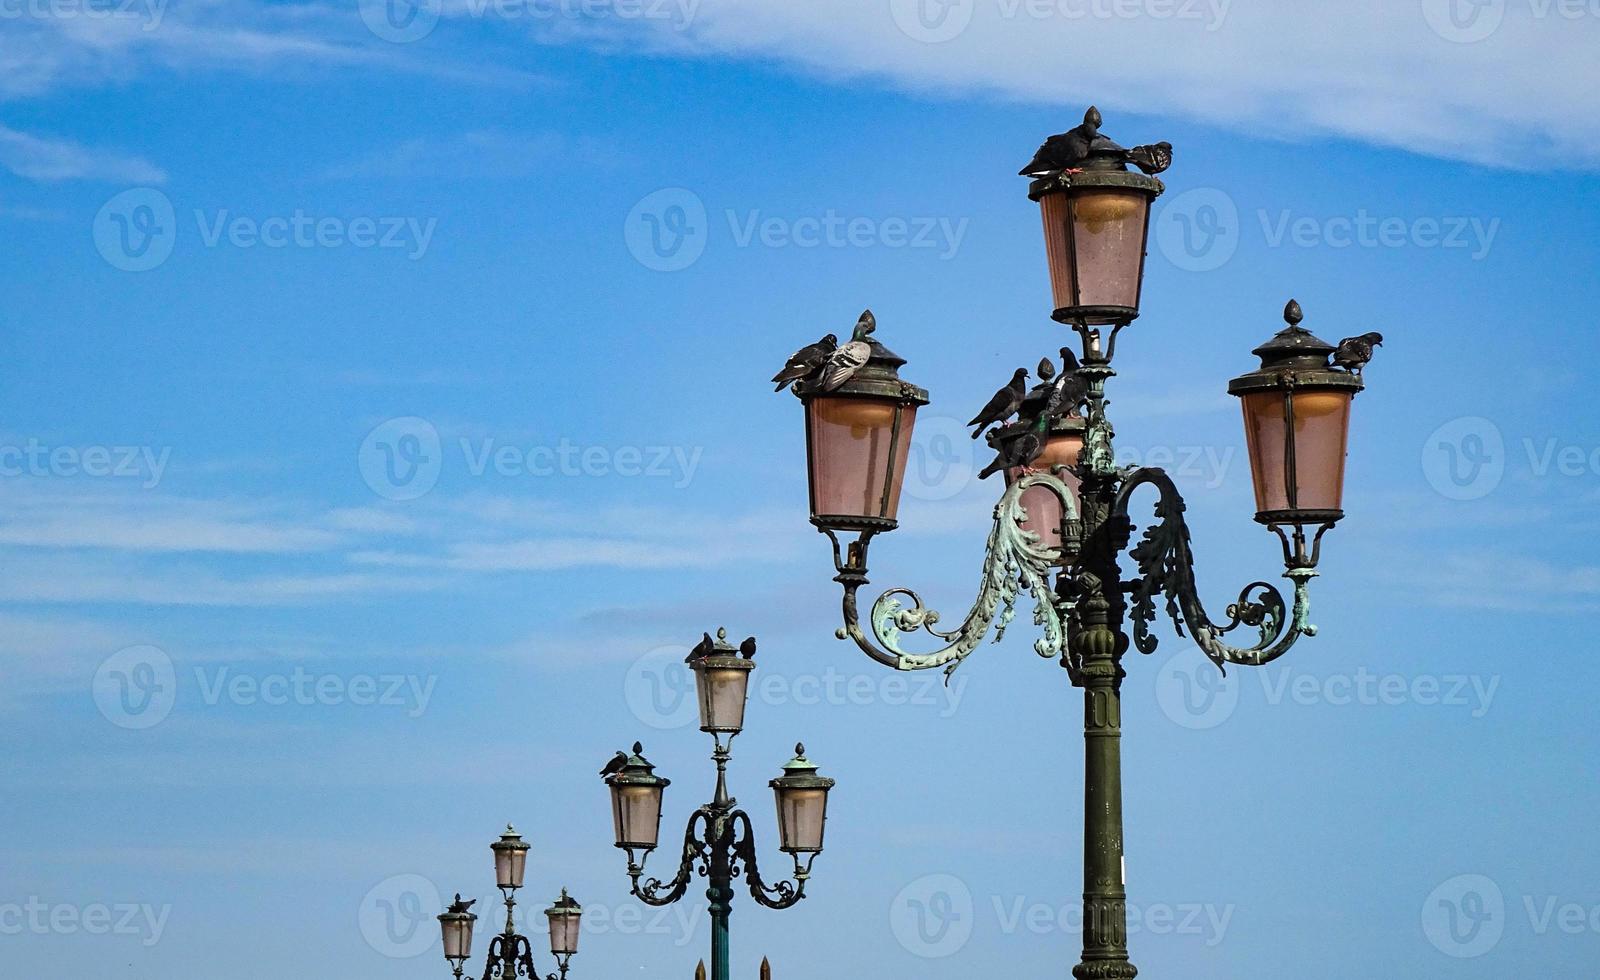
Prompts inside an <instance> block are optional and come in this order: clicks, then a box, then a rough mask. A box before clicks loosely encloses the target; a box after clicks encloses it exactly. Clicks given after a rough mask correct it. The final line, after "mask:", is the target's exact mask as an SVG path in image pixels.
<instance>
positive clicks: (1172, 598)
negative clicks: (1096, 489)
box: [1115, 467, 1317, 668]
mask: <svg viewBox="0 0 1600 980" xmlns="http://www.w3.org/2000/svg"><path fill="white" fill-rule="evenodd" d="M1146 484H1148V485H1151V486H1154V487H1155V488H1156V489H1157V490H1158V491H1159V493H1160V498H1159V499H1158V500H1157V501H1156V507H1155V516H1156V518H1157V522H1156V523H1155V524H1153V525H1151V526H1150V527H1149V528H1148V529H1147V530H1146V531H1145V532H1144V536H1143V537H1142V538H1141V539H1140V540H1139V543H1138V544H1136V545H1134V547H1133V548H1132V550H1130V551H1129V555H1130V556H1131V557H1132V558H1133V560H1134V561H1135V562H1137V563H1138V565H1139V578H1138V580H1137V581H1136V582H1135V583H1133V590H1132V599H1131V609H1130V611H1129V615H1130V617H1131V618H1132V620H1133V642H1134V645H1135V646H1136V647H1138V648H1139V650H1140V652H1142V653H1150V652H1152V651H1154V650H1155V648H1156V644H1157V640H1156V638H1155V637H1154V636H1153V635H1151V632H1150V624H1151V623H1152V622H1154V621H1155V618H1156V596H1158V595H1161V596H1165V597H1166V604H1165V608H1166V613H1167V615H1168V616H1169V617H1170V618H1171V619H1172V624H1173V627H1174V628H1175V629H1176V630H1177V633H1178V635H1179V636H1182V635H1184V634H1183V628H1184V625H1185V624H1187V625H1188V627H1189V632H1190V635H1191V636H1192V637H1193V639H1194V642H1195V645H1197V646H1198V647H1200V649H1201V650H1202V651H1203V652H1204V653H1205V655H1206V656H1207V657H1209V658H1210V659H1211V661H1212V662H1213V663H1215V664H1216V665H1217V667H1218V668H1221V667H1222V666H1223V665H1224V664H1227V663H1234V664H1245V665H1249V666H1260V665H1262V664H1266V663H1270V662H1272V661H1273V660H1276V659H1277V658H1279V657H1281V656H1283V654H1284V653H1286V652H1288V650H1289V648H1290V647H1291V646H1293V645H1294V643H1295V641H1296V640H1298V639H1299V638H1300V637H1301V636H1302V635H1305V636H1314V635H1316V632H1317V628H1316V627H1315V626H1313V625H1311V622H1310V619H1309V617H1310V614H1311V597H1310V591H1309V588H1308V585H1309V583H1310V581H1311V579H1312V578H1313V577H1314V576H1315V575H1316V574H1317V573H1316V571H1314V570H1313V569H1310V568H1290V569H1289V570H1288V571H1287V572H1286V573H1285V577H1286V578H1288V579H1289V580H1290V581H1292V582H1293V583H1294V606H1293V609H1292V610H1291V611H1290V613H1289V615H1288V616H1285V604H1284V601H1283V594H1282V593H1281V592H1279V591H1278V589H1277V587H1276V586H1273V585H1271V584H1269V583H1267V582H1252V583H1250V584H1249V585H1247V586H1245V587H1244V589H1243V590H1242V591H1241V592H1240V593H1239V599H1238V601H1237V602H1234V603H1232V604H1230V605H1229V606H1228V621H1227V622H1226V623H1222V624H1217V623H1214V622H1212V620H1211V618H1210V617H1209V616H1207V615H1206V611H1205V607H1204V606H1202V605H1201V603H1200V598H1199V594H1198V588H1197V587H1196V585H1195V578H1194V554H1193V552H1192V551H1191V550H1190V546H1189V526H1188V525H1187V524H1186V523H1184V519H1183V512H1184V502H1183V497H1182V496H1181V495H1180V494H1179V493H1178V488H1177V487H1176V486H1175V485H1174V484H1173V482H1172V479H1171V477H1169V476H1167V474H1166V472H1165V471H1163V470H1161V469H1158V468H1155V467H1143V468H1139V469H1132V470H1129V471H1128V472H1127V473H1126V474H1125V475H1124V477H1123V482H1122V487H1121V489H1120V491H1119V492H1118V494H1117V500H1116V506H1115V512H1116V513H1117V514H1118V515H1120V516H1122V517H1126V516H1127V513H1128V501H1129V498H1130V497H1131V496H1132V494H1133V492H1134V491H1135V490H1137V489H1138V488H1140V487H1142V486H1145V485H1146ZM1240 626H1249V627H1254V628H1255V629H1256V630H1257V632H1258V634H1259V639H1258V640H1257V642H1256V643H1255V644H1254V645H1252V646H1248V647H1235V646H1230V645H1228V644H1227V643H1224V642H1223V641H1222V639H1221V637H1222V636H1223V634H1226V633H1230V632H1232V631H1233V630H1235V629H1237V628H1238V627H1240Z"/></svg>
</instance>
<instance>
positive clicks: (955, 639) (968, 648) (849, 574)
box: [826, 473, 1080, 675]
mask: <svg viewBox="0 0 1600 980" xmlns="http://www.w3.org/2000/svg"><path fill="white" fill-rule="evenodd" d="M1033 487H1045V488H1046V489H1048V490H1049V491H1050V492H1052V493H1054V494H1055V495H1056V496H1057V497H1058V498H1059V499H1060V500H1061V506H1062V514H1063V532H1062V539H1063V541H1064V542H1068V544H1069V547H1076V544H1077V538H1078V536H1079V533H1080V531H1079V529H1080V520H1079V517H1078V504H1077V500H1076V498H1075V497H1074V496H1073V493H1072V490H1071V488H1070V487H1068V486H1067V485H1066V484H1065V483H1064V482H1062V481H1061V479H1060V478H1058V477H1056V476H1054V475H1053V474H1050V473H1030V474H1028V475H1026V476H1024V477H1022V478H1021V479H1019V480H1017V481H1015V482H1014V483H1012V484H1011V486H1010V487H1008V488H1007V489H1006V492H1005V493H1004V495H1002V496H1001V498H1000V502H999V503H997V504H996V505H995V509H994V528H993V530H991V531H990V532H989V543H988V547H987V553H986V555H985V557H984V562H983V581H982V583H981V584H980V586H979V588H978V596H977V599H976V600H975V601H974V602H973V605H972V609H971V611H970V612H968V613H967V617H966V619H965V620H964V621H963V622H962V624H961V626H960V627H959V628H957V629H954V630H950V631H944V630H940V629H936V628H935V624H936V623H938V622H939V620H940V616H939V613H938V612H937V611H936V610H934V609H930V608H928V607H927V606H926V605H925V604H924V603H923V601H922V597H921V596H919V595H917V593H915V592H913V591H912V590H910V589H904V588H894V589H890V590H888V591H887V592H884V593H883V594H882V595H880V596H879V597H878V598H877V601H875V602H874V603H873V604H872V610H871V613H870V615H869V617H868V619H869V623H870V625H871V630H872V634H871V636H868V634H867V632H866V630H865V629H864V628H863V625H862V622H861V616H860V611H859V608H858V604H857V597H856V593H857V590H858V589H859V588H860V587H861V586H863V585H865V584H867V546H868V544H869V543H870V541H871V538H872V532H865V533H863V535H862V537H861V539H860V540H859V541H857V542H856V543H855V544H853V545H851V547H850V548H849V551H848V557H842V556H841V554H840V547H839V540H838V538H837V537H836V536H835V535H834V533H833V532H832V531H831V530H827V531H826V533H827V534H828V536H829V538H830V539H832V541H833V547H834V564H835V567H836V568H837V569H838V571H839V574H838V576H837V578H836V579H835V581H838V582H839V583H840V584H842V585H843V586H844V626H843V628H841V629H840V630H839V631H838V633H837V636H838V637H839V639H841V640H842V639H846V638H848V639H852V640H854V641H855V642H856V646H858V647H860V648H861V650H862V651H863V652H865V653H866V654H867V656H869V657H871V658H872V659H874V660H876V661H877V662H879V663H881V664H883V665H885V666H887V667H892V668H894V669H895V670H927V669H929V668H932V667H943V668H944V670H945V673H946V674H947V675H948V674H950V673H952V672H953V671H954V670H955V669H956V668H957V667H959V666H961V664H962V662H963V661H964V660H965V659H966V658H967V656H968V655H969V654H971V653H972V652H973V651H974V650H976V649H977V648H978V646H979V644H981V643H982V642H983V639H984V637H986V636H988V635H989V630H990V627H994V633H995V637H994V638H995V641H996V642H998V641H999V640H1000V638H1001V637H1002V636H1004V635H1005V631H1006V628H1007V627H1008V626H1009V625H1010V624H1011V620H1012V618H1013V617H1014V616H1015V613H1016V600H1017V594H1018V592H1019V591H1020V589H1021V588H1022V586H1024V585H1025V586H1026V587H1027V589H1028V591H1029V592H1030V593H1032V595H1033V597H1034V600H1035V609H1034V616H1033V618H1034V622H1035V623H1037V624H1038V625H1039V626H1040V627H1042V628H1043V631H1044V632H1043V635H1042V636H1041V637H1040V638H1039V640H1038V642H1036V643H1034V650H1035V651H1036V652H1037V653H1038V654H1039V656H1041V657H1047V658H1048V657H1059V656H1061V654H1062V650H1063V648H1064V646H1065V643H1066V634H1065V629H1064V626H1063V623H1062V619H1061V614H1060V611H1059V610H1058V609H1057V607H1056V603H1055V596H1054V593H1053V592H1052V591H1051V587H1050V581H1049V575H1050V571H1051V569H1052V568H1053V567H1054V566H1055V565H1056V564H1057V563H1058V562H1059V561H1060V560H1061V551H1060V549H1056V548H1051V547H1048V546H1046V545H1044V544H1042V543H1041V539H1040V536H1039V535H1038V534H1037V533H1034V532H1031V531H1024V530H1022V522H1023V521H1024V520H1025V519H1026V517H1027V514H1026V512H1025V511H1024V509H1023V507H1022V495H1023V493H1025V492H1026V491H1027V490H1029V489H1031V488H1033ZM917 630H924V631H926V632H927V633H929V634H931V635H933V636H935V637H937V638H939V639H940V640H943V641H944V642H945V646H944V647H943V648H942V649H939V650H936V651H934V652H932V653H926V654H914V653H909V652H907V651H906V650H904V649H902V648H901V646H900V640H901V637H902V636H903V635H905V634H910V633H914V632H916V631H917Z"/></svg>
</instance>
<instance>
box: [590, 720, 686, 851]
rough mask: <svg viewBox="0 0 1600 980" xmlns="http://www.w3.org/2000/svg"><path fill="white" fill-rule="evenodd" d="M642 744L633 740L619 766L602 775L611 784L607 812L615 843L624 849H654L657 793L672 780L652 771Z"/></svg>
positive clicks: (658, 808) (657, 826) (658, 819)
mask: <svg viewBox="0 0 1600 980" xmlns="http://www.w3.org/2000/svg"><path fill="white" fill-rule="evenodd" d="M643 752H644V746H643V745H640V744H639V743H638V742H635V743H633V754H632V755H631V756H629V757H628V759H627V761H626V762H624V763H623V766H622V768H621V770H619V771H617V772H614V773H612V774H610V775H609V776H607V777H606V785H607V786H610V787H611V816H612V822H613V825H614V830H615V832H616V839H617V846H618V847H620V848H624V849H630V850H631V849H633V848H639V849H641V850H645V851H650V850H654V849H655V846H656V843H657V841H658V839H659V837H660V834H661V796H662V793H663V791H665V790H666V788H667V787H668V786H669V785H671V784H672V781H671V780H670V779H666V778H664V777H662V776H657V775H656V774H655V766H653V765H651V764H650V762H649V760H647V759H646V758H645V757H644V755H643Z"/></svg>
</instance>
